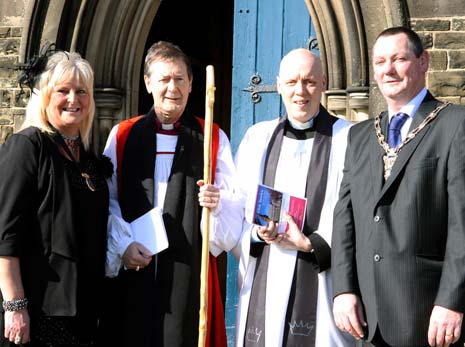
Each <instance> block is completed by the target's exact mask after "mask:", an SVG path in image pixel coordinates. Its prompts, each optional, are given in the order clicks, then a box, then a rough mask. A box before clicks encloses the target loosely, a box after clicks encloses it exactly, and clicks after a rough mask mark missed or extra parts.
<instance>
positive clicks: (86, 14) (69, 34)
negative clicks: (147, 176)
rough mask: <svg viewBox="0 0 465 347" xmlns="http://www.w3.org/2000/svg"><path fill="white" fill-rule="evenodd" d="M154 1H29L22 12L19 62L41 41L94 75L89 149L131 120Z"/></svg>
mask: <svg viewBox="0 0 465 347" xmlns="http://www.w3.org/2000/svg"><path fill="white" fill-rule="evenodd" d="M159 5H160V0H144V1H133V0H120V1H112V0H81V1H62V0H34V1H30V2H29V5H28V6H29V7H28V8H27V10H26V15H27V17H28V18H26V20H25V24H24V27H23V29H24V32H25V33H26V35H24V36H23V42H22V45H21V46H22V47H23V50H22V52H21V57H20V61H21V62H24V61H26V60H27V59H28V58H30V57H31V56H33V55H35V54H37V53H38V52H39V49H40V47H41V46H42V45H43V44H44V43H46V42H54V43H56V44H57V47H58V48H61V49H65V50H69V51H77V52H79V53H80V54H81V55H82V56H83V57H85V58H86V59H87V60H88V61H89V62H90V63H91V64H92V66H93V68H94V71H95V103H96V107H97V111H96V119H95V125H94V135H93V145H94V147H95V148H96V149H99V150H100V149H101V148H102V146H103V141H105V139H106V138H107V135H108V133H109V131H110V129H111V127H112V126H113V125H114V124H115V123H116V122H118V121H119V120H121V119H123V118H125V117H128V115H136V113H137V108H138V98H139V83H140V78H141V76H140V71H141V66H142V63H143V56H144V47H145V43H146V39H147V36H148V33H149V31H150V28H151V26H152V22H153V19H154V17H155V14H156V12H157V9H158V6H159Z"/></svg>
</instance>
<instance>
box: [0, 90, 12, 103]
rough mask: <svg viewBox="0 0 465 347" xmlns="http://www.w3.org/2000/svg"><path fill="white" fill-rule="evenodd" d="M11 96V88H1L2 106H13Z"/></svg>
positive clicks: (0, 100) (0, 101)
mask: <svg viewBox="0 0 465 347" xmlns="http://www.w3.org/2000/svg"><path fill="white" fill-rule="evenodd" d="M11 97H12V92H11V91H10V90H0V107H11Z"/></svg>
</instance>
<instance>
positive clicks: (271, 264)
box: [235, 49, 355, 347]
mask: <svg viewBox="0 0 465 347" xmlns="http://www.w3.org/2000/svg"><path fill="white" fill-rule="evenodd" d="M277 88H278V92H279V94H281V97H282V100H283V102H284V105H285V107H286V115H285V116H283V117H281V118H277V119H274V120H271V121H265V122H261V123H258V124H256V125H254V126H252V127H251V128H250V129H249V130H248V131H247V133H246V135H245V137H244V139H243V140H242V142H241V144H240V146H239V149H238V152H237V156H236V168H237V172H238V178H239V185H240V191H241V192H242V194H243V196H244V200H245V201H246V202H245V219H244V221H243V225H242V230H243V234H242V239H241V242H240V244H239V245H238V247H236V249H235V251H238V252H239V254H240V265H239V280H240V282H241V287H240V290H241V291H240V301H239V308H238V321H237V330H236V332H237V333H236V346H246V347H249V346H250V347H251V346H339V347H340V346H353V345H354V344H355V343H354V339H353V338H352V337H351V336H349V335H348V334H345V333H342V332H341V331H339V330H338V329H337V328H336V326H335V324H334V320H333V318H332V291H331V278H330V275H329V270H330V266H331V264H330V258H331V249H330V244H331V232H332V213H333V208H334V205H335V203H336V201H337V197H338V190H339V184H340V182H341V178H342V169H343V166H344V155H345V148H346V141H347V134H348V129H349V126H350V124H349V123H348V122H346V121H344V120H342V119H338V118H336V117H334V116H332V115H330V114H329V113H328V111H326V109H325V108H324V107H323V106H322V105H321V104H320V100H321V96H322V93H323V92H324V90H325V88H326V77H325V75H324V73H323V67H322V64H321V61H320V59H319V58H318V57H317V56H315V55H314V54H313V53H311V52H310V51H308V50H306V49H296V50H293V51H291V52H290V53H288V54H287V55H286V56H285V57H284V58H283V59H282V61H281V65H280V71H279V76H278V78H277ZM257 184H264V185H266V186H271V187H274V188H275V189H276V190H279V191H282V192H285V193H287V194H290V195H293V196H297V197H305V198H306V199H307V205H306V211H305V218H304V223H303V228H302V230H300V229H299V228H298V227H297V225H296V224H295V223H294V221H293V220H292V218H291V217H289V216H287V222H288V225H289V226H288V230H287V232H284V233H282V232H278V231H277V228H276V227H277V224H276V223H274V222H269V223H268V225H267V226H257V225H254V224H252V216H251V215H252V214H253V203H254V197H255V192H256V190H257Z"/></svg>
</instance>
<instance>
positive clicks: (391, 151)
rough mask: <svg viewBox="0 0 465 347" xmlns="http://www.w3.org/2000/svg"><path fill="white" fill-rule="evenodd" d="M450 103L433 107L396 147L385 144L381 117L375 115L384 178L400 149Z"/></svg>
mask: <svg viewBox="0 0 465 347" xmlns="http://www.w3.org/2000/svg"><path fill="white" fill-rule="evenodd" d="M449 104H450V103H448V102H445V103H444V104H441V105H439V106H438V107H436V109H434V110H433V111H432V112H431V113H430V114H429V115H428V117H426V118H425V119H424V120H423V122H421V123H420V124H419V125H418V126H417V127H416V128H415V129H413V130H412V131H411V132H410V133H409V134H408V135H407V137H406V138H405V140H404V141H402V142H401V144H400V145H399V146H398V147H396V148H391V147H389V145H388V144H387V142H386V140H385V138H384V135H383V133H382V131H381V119H380V116H377V117H376V118H375V131H376V137H377V138H378V143H379V145H380V146H381V147H382V148H383V149H384V152H385V153H386V154H385V155H384V156H383V161H384V180H385V181H387V179H388V178H389V176H390V175H391V171H392V168H393V167H394V164H395V162H396V160H397V157H398V155H399V152H400V150H401V149H402V148H403V147H404V146H405V145H406V144H407V143H409V142H410V141H411V140H413V139H414V138H415V136H416V135H417V134H418V133H419V132H420V131H421V130H422V129H423V128H424V127H425V126H426V125H427V124H428V123H429V122H431V121H432V120H433V119H435V118H436V116H437V115H438V113H439V112H440V111H441V110H442V109H443V108H445V107H447V106H448V105H449Z"/></svg>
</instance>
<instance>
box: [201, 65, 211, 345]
mask: <svg viewBox="0 0 465 347" xmlns="http://www.w3.org/2000/svg"><path fill="white" fill-rule="evenodd" d="M214 103H215V72H214V70H213V66H212V65H208V66H207V86H206V92H205V129H204V144H203V163H204V164H203V180H204V181H205V184H211V152H212V146H211V142H212V126H213V104H214ZM202 216H203V217H204V219H205V220H204V230H203V235H202V264H201V271H200V312H199V344H198V347H205V342H206V338H207V319H208V259H209V254H210V250H209V239H210V209H209V208H207V207H204V208H203V211H202Z"/></svg>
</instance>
